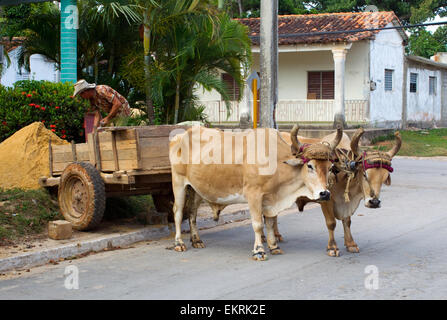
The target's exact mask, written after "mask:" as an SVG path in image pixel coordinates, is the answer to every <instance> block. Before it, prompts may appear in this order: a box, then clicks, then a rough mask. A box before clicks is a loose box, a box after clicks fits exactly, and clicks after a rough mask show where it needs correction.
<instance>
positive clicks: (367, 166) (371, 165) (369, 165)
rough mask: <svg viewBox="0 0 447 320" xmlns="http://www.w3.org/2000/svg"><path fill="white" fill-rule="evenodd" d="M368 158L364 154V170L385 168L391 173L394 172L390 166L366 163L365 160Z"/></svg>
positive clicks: (364, 153)
mask: <svg viewBox="0 0 447 320" xmlns="http://www.w3.org/2000/svg"><path fill="white" fill-rule="evenodd" d="M365 156H366V152H363V161H362V162H363V170H365V171H366V170H367V169H372V168H384V169H386V170H388V171H389V172H390V173H391V172H393V171H394V169H393V167H392V166H389V165H387V164H383V163H380V162H373V163H368V161H366V159H365Z"/></svg>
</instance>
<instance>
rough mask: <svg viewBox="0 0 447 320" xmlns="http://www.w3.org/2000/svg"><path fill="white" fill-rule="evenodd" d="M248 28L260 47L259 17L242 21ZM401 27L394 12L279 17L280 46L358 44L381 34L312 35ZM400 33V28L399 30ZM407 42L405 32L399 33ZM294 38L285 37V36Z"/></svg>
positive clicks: (365, 32)
mask: <svg viewBox="0 0 447 320" xmlns="http://www.w3.org/2000/svg"><path fill="white" fill-rule="evenodd" d="M238 21H240V22H241V23H243V24H244V25H246V26H248V27H249V29H250V36H251V37H252V42H253V44H259V30H260V19H259V18H246V19H238ZM389 23H393V24H394V25H401V23H400V21H399V19H398V18H397V16H396V15H395V14H394V12H392V11H383V12H347V13H323V14H306V15H285V16H278V33H279V39H278V43H279V44H280V45H286V44H299V43H325V42H342V41H347V42H354V41H359V40H366V39H373V38H374V36H375V34H377V33H378V32H379V31H363V32H354V33H352V32H350V33H334V34H318V35H309V34H307V33H312V32H334V31H335V32H339V31H346V30H356V29H375V28H383V27H385V26H386V25H387V24H389ZM398 30H399V29H398ZM399 32H400V33H401V35H402V37H403V39H406V35H405V33H404V32H402V31H401V30H399ZM303 33H306V35H294V36H287V37H281V35H286V34H288V35H293V34H303Z"/></svg>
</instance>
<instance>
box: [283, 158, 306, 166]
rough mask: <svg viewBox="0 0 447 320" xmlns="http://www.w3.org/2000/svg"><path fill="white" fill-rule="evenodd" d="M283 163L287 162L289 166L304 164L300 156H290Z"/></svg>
mask: <svg viewBox="0 0 447 320" xmlns="http://www.w3.org/2000/svg"><path fill="white" fill-rule="evenodd" d="M284 163H287V164H288V165H289V166H292V167H298V166H301V165H303V164H304V162H303V160H302V159H300V158H292V159H289V160H287V161H284Z"/></svg>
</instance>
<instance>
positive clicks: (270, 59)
mask: <svg viewBox="0 0 447 320" xmlns="http://www.w3.org/2000/svg"><path fill="white" fill-rule="evenodd" d="M260 36H261V37H260V38H261V39H260V41H261V46H260V48H261V57H260V59H261V61H260V64H261V66H260V67H261V97H260V98H261V106H260V107H261V119H260V120H261V121H260V122H261V123H260V124H261V127H263V128H273V127H276V123H275V121H274V112H275V110H276V103H277V101H278V0H261V34H260Z"/></svg>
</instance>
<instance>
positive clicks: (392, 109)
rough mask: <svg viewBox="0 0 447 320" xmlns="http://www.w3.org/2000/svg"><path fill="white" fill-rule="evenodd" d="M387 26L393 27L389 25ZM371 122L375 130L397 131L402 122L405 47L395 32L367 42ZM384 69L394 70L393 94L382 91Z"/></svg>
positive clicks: (387, 31)
mask: <svg viewBox="0 0 447 320" xmlns="http://www.w3.org/2000/svg"><path fill="white" fill-rule="evenodd" d="M388 26H392V24H389V25H388ZM369 56H370V79H371V81H374V82H375V83H376V89H375V90H374V91H370V121H371V125H373V126H376V127H385V126H393V127H398V126H399V125H400V123H401V120H402V79H403V63H404V47H403V45H402V37H401V36H400V34H399V33H398V31H397V30H383V31H381V32H379V33H378V34H377V35H376V38H375V39H374V40H371V41H370V52H369ZM385 69H392V70H394V74H393V90H392V91H385Z"/></svg>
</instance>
